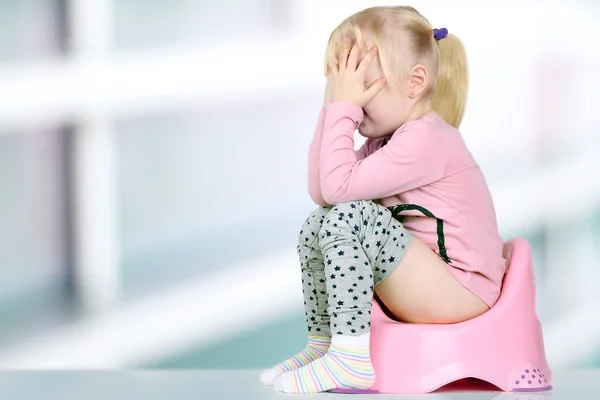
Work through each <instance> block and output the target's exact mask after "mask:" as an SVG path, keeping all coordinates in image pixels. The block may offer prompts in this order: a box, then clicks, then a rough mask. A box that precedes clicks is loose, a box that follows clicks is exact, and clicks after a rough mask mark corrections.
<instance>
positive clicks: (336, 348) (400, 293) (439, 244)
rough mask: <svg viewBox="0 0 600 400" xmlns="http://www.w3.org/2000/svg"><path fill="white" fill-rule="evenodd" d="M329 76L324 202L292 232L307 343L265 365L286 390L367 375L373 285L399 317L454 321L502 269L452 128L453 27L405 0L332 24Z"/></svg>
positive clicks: (317, 178)
mask: <svg viewBox="0 0 600 400" xmlns="http://www.w3.org/2000/svg"><path fill="white" fill-rule="evenodd" d="M325 75H326V76H327V89H326V96H325V97H326V98H325V104H324V107H323V110H322V111H321V114H320V116H319V121H318V124H317V129H316V132H315V135H314V138H313V141H312V143H311V146H310V150H309V192H310V195H311V197H312V199H313V200H314V201H315V203H317V204H319V206H320V207H319V208H317V210H315V211H314V212H313V213H312V214H311V215H310V216H309V217H308V219H307V220H306V222H305V223H304V225H303V226H302V230H301V232H300V237H299V243H298V254H299V257H300V265H301V270H302V285H303V293H304V304H305V311H306V322H307V326H308V345H307V346H306V348H305V349H304V350H302V351H301V352H300V353H298V354H296V355H295V356H293V357H292V358H290V359H289V360H287V361H284V362H282V363H280V364H278V365H276V366H275V367H273V368H271V369H269V370H266V371H264V372H263V374H262V375H261V380H262V381H263V382H264V383H266V384H273V385H274V386H275V388H276V389H278V390H280V391H283V392H287V393H311V392H322V391H328V390H332V389H368V388H370V387H371V386H372V385H373V383H374V380H375V373H374V371H373V366H372V364H371V360H370V356H369V345H370V335H369V331H370V325H371V319H370V314H371V305H372V302H373V297H374V295H376V296H377V298H378V300H379V301H380V302H382V303H383V304H384V305H385V307H386V308H387V309H389V311H390V312H391V313H392V314H393V315H394V316H395V317H396V318H397V319H398V320H400V321H404V322H409V323H443V324H448V323H456V322H461V321H465V320H468V319H471V318H474V317H477V316H478V315H481V314H482V313H484V312H486V311H487V310H489V308H490V307H492V306H493V305H494V303H495V302H496V300H497V299H498V297H499V294H500V289H501V284H502V279H503V276H504V273H505V260H504V258H503V256H502V246H503V241H502V239H501V237H500V235H499V233H498V227H497V222H496V215H495V210H494V205H493V201H492V198H491V195H490V192H489V190H488V187H487V184H486V182H485V179H484V177H483V175H482V172H481V170H480V168H479V167H478V165H477V163H476V161H475V160H474V158H473V156H472V155H471V153H470V152H469V150H468V149H467V147H466V146H465V143H464V141H463V139H462V138H461V135H460V133H459V131H458V127H459V125H460V122H461V120H462V117H463V113H464V109H465V101H466V97H467V63H466V55H465V51H464V48H463V46H462V44H461V42H460V41H459V39H458V38H457V37H456V36H454V35H451V34H448V31H447V30H446V29H445V28H442V29H433V28H432V27H431V25H430V24H429V22H428V21H427V19H425V18H424V17H423V16H422V15H421V14H419V13H418V12H417V11H416V10H415V9H414V8H412V7H400V6H396V7H373V8H369V9H366V10H363V11H361V12H359V13H357V14H354V15H352V16H351V17H349V18H347V19H346V20H345V21H343V22H342V23H341V24H340V25H339V26H338V27H337V28H336V29H335V30H334V31H333V33H332V35H331V37H330V39H329V44H328V48H327V56H326V67H325ZM357 128H358V131H359V133H360V134H361V135H362V136H364V137H366V138H367V140H366V142H365V144H364V145H363V146H362V147H361V148H360V150H358V151H355V150H354V140H353V134H354V131H355V130H356V129H357Z"/></svg>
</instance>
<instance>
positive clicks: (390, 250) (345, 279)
mask: <svg viewBox="0 0 600 400" xmlns="http://www.w3.org/2000/svg"><path fill="white" fill-rule="evenodd" d="M412 238H413V235H412V234H411V233H410V232H409V231H408V230H406V229H405V228H404V227H403V226H402V224H401V223H400V222H399V221H398V220H396V219H395V218H394V217H393V216H392V213H391V212H390V210H389V209H387V208H386V207H384V206H381V205H379V204H376V203H374V202H372V201H363V200H361V201H353V202H347V203H341V204H338V205H335V206H333V207H319V208H317V209H316V210H315V211H314V212H312V213H311V214H310V216H309V217H308V218H307V219H306V221H305V222H304V225H303V226H302V230H301V231H300V237H299V240H298V255H299V257H300V265H301V269H302V292H303V294H304V306H305V313H306V322H307V325H308V331H309V333H310V334H312V335H321V336H330V335H331V333H335V334H343V335H360V334H363V333H367V332H369V331H370V326H371V305H372V302H373V288H374V287H375V286H376V285H377V284H379V283H380V282H381V281H383V280H384V279H385V278H386V277H388V276H389V275H390V274H391V273H392V271H393V270H394V268H395V267H396V266H397V265H398V263H399V262H400V260H401V259H402V257H404V254H405V253H406V250H407V249H408V245H409V243H410V241H411V240H412Z"/></svg>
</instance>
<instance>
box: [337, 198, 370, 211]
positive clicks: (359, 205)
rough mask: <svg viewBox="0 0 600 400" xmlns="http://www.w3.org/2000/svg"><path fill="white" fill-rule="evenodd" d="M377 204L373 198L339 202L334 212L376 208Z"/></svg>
mask: <svg viewBox="0 0 600 400" xmlns="http://www.w3.org/2000/svg"><path fill="white" fill-rule="evenodd" d="M375 207H377V204H376V203H375V202H374V201H372V200H355V201H347V202H345V203H338V204H336V205H335V206H333V208H332V210H331V211H332V212H338V213H339V212H348V211H350V212H351V211H352V210H364V209H366V208H375Z"/></svg>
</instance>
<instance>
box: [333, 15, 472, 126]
mask: <svg viewBox="0 0 600 400" xmlns="http://www.w3.org/2000/svg"><path fill="white" fill-rule="evenodd" d="M367 39H370V40H371V41H372V42H373V44H374V45H375V46H377V47H378V49H379V52H378V55H379V59H380V62H381V67H382V69H383V73H384V74H385V76H386V78H387V79H388V82H390V84H392V85H394V84H398V83H400V82H402V81H403V80H404V79H408V74H409V72H410V70H411V68H412V67H413V66H414V65H415V64H423V65H424V66H425V67H427V69H428V70H429V73H430V77H432V79H430V82H429V87H428V89H427V93H426V94H428V95H429V96H430V101H431V107H432V109H433V110H434V111H435V112H437V113H438V114H439V115H440V116H441V117H442V118H444V120H445V121H446V122H447V123H448V124H449V125H452V126H454V127H455V128H458V127H459V126H460V123H461V121H462V119H463V116H464V113H465V106H466V102H467V92H468V67H467V55H466V52H465V48H464V46H463V44H462V42H461V41H460V40H459V39H458V38H457V37H456V36H455V35H453V34H448V36H447V37H446V38H443V39H441V40H436V38H435V37H434V34H433V28H432V26H431V24H430V23H429V21H428V20H427V19H426V18H425V17H424V16H422V15H421V14H420V13H419V12H418V11H417V10H416V9H414V8H413V7H410V6H378V7H371V8H367V9H365V10H363V11H360V12H358V13H356V14H354V15H351V16H350V17H348V18H346V19H345V20H344V21H342V23H341V24H340V25H338V26H337V27H336V28H335V29H334V30H333V32H332V33H331V36H330V37H329V42H328V44H327V50H326V54H325V76H327V75H329V72H330V71H331V69H332V68H334V67H335V68H337V67H338V57H339V55H340V54H342V52H347V51H349V50H350V48H351V47H352V45H353V44H355V43H356V44H357V45H358V46H359V47H360V48H361V49H362V50H363V51H367V50H368V49H367V45H366V40H367Z"/></svg>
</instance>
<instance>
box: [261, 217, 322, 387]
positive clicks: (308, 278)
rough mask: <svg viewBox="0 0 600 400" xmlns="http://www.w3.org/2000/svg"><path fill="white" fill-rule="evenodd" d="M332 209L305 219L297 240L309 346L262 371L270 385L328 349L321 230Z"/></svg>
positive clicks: (262, 377)
mask: <svg viewBox="0 0 600 400" xmlns="http://www.w3.org/2000/svg"><path fill="white" fill-rule="evenodd" d="M329 211H330V208H326V207H319V208H318V209H316V210H315V211H314V212H313V213H311V215H310V216H309V217H308V218H307V219H306V221H305V222H304V225H303V226H302V230H301V231H300V236H299V238H298V247H297V250H298V256H299V258H300V268H301V271H302V293H303V296H304V314H305V315H306V326H307V330H308V344H307V346H306V348H305V349H304V350H302V351H301V352H299V353H298V354H296V355H294V356H293V357H291V358H289V359H288V360H286V361H283V362H281V363H279V364H277V365H275V366H274V367H272V368H270V369H268V370H265V371H263V373H262V374H261V376H260V379H261V381H262V382H263V383H265V384H267V385H272V384H273V381H274V380H275V379H276V378H277V377H278V376H279V375H281V374H283V373H285V372H288V371H292V370H294V369H296V368H300V367H303V366H305V365H307V364H308V363H310V362H311V361H314V360H316V359H318V358H320V357H322V356H323V355H324V354H325V353H326V352H327V350H328V349H329V344H330V342H331V332H330V330H329V315H328V314H327V288H326V286H325V267H324V265H323V254H322V253H321V248H320V247H319V236H318V235H319V230H320V229H321V226H322V224H323V221H324V219H325V216H326V215H327V213H328V212H329Z"/></svg>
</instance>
